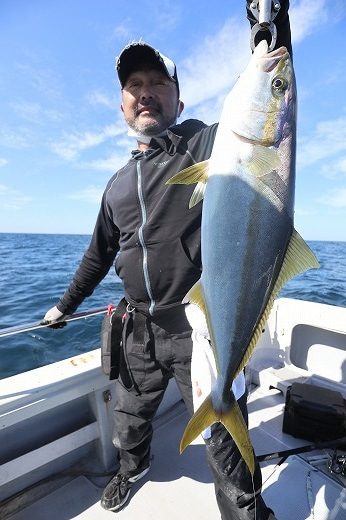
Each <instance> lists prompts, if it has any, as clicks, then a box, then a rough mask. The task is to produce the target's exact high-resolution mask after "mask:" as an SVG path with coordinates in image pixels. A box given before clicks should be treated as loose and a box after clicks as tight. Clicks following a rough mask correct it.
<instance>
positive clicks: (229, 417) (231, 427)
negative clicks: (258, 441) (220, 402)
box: [180, 395, 255, 476]
mask: <svg viewBox="0 0 346 520" xmlns="http://www.w3.org/2000/svg"><path fill="white" fill-rule="evenodd" d="M215 422H221V423H222V424H223V425H224V426H225V428H226V429H227V430H228V432H229V433H230V434H231V436H232V437H233V440H234V442H235V443H236V445H237V448H238V450H239V451H240V454H241V456H242V457H243V459H244V461H245V463H246V465H247V466H248V468H249V471H250V473H251V475H252V476H253V474H254V472H255V459H254V453H253V448H252V444H251V440H250V436H249V431H248V429H247V426H246V423H245V420H244V417H243V414H242V413H241V411H240V408H239V405H238V403H237V401H236V400H235V399H234V400H233V401H232V403H231V406H230V407H229V408H228V410H227V411H226V412H224V413H223V412H222V413H220V412H216V410H215V409H214V408H213V403H212V399H211V395H209V396H208V397H207V398H206V399H205V401H204V402H203V403H202V405H201V406H200V407H199V408H198V410H197V411H196V412H195V413H194V415H193V416H192V417H191V419H190V421H189V423H188V425H187V427H186V429H185V431H184V434H183V436H182V439H181V442H180V453H182V452H183V451H184V450H185V448H187V446H188V445H189V444H191V442H192V441H193V440H194V439H196V437H197V436H198V435H199V434H201V433H202V432H203V431H204V430H205V429H206V428H208V426H211V425H212V424H214V423H215Z"/></svg>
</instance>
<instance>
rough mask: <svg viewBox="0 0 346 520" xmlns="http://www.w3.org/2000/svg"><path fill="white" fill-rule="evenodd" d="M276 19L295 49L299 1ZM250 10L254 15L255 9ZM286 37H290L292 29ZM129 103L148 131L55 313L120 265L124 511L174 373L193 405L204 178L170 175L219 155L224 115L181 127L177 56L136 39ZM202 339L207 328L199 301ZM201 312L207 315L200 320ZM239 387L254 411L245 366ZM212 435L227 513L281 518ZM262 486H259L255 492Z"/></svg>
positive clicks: (128, 68)
mask: <svg viewBox="0 0 346 520" xmlns="http://www.w3.org/2000/svg"><path fill="white" fill-rule="evenodd" d="M282 4H284V5H282V7H281V10H280V13H279V15H278V17H277V21H276V23H277V27H278V44H279V45H281V44H285V45H286V46H287V47H288V49H289V50H291V47H290V31H289V21H288V14H287V13H288V1H287V2H286V3H284V2H282ZM248 17H249V19H251V23H252V24H253V19H252V15H251V13H250V11H249V9H248ZM283 34H284V35H285V36H284V37H283V36H282V35H283ZM117 72H118V76H119V81H120V84H121V88H122V104H121V110H122V112H123V114H124V118H125V120H126V122H127V124H128V126H129V135H131V136H133V137H134V138H135V139H136V141H137V149H136V150H135V151H134V152H132V157H131V159H130V160H129V162H128V163H127V164H126V165H125V166H124V167H123V168H121V169H120V170H119V171H118V172H117V173H116V174H115V175H114V176H113V177H112V178H111V179H110V181H109V183H108V185H107V187H106V190H105V192H104V195H103V199H102V203H101V208H100V212H99V215H98V219H97V222H96V226H95V230H94V233H93V236H92V239H91V243H90V245H89V248H88V250H87V251H86V253H85V255H84V257H83V259H82V261H81V264H80V266H79V268H78V269H77V271H76V273H75V275H74V278H73V280H72V282H71V285H70V286H69V288H68V289H67V291H66V292H65V294H64V295H63V297H62V298H61V299H60V301H59V303H58V304H57V306H56V307H53V308H52V309H50V310H49V311H48V312H47V313H46V315H45V317H44V320H45V322H52V321H55V320H63V318H64V317H65V316H67V315H69V314H72V313H73V312H74V311H75V310H76V309H77V307H78V306H79V305H80V303H81V302H82V301H83V300H84V298H85V297H87V296H90V295H91V294H92V292H93V290H94V289H95V287H96V286H97V285H98V284H99V282H100V281H101V280H102V279H103V278H104V277H105V275H106V274H107V273H108V271H109V269H110V267H111V266H112V264H113V262H114V260H115V258H116V256H117V258H116V262H115V269H116V272H117V274H118V275H119V277H120V278H121V280H122V282H123V286H124V293H125V298H126V301H127V302H128V305H127V312H126V318H125V322H124V326H123V331H122V338H123V352H122V357H121V359H122V361H121V362H120V364H119V371H120V373H119V377H118V379H117V381H116V383H115V384H116V397H117V403H116V406H115V427H114V436H113V442H114V444H115V446H116V447H117V448H118V453H119V469H118V471H117V473H116V475H115V476H114V477H113V478H112V479H111V481H110V482H109V483H108V485H107V487H106V488H105V490H104V492H103V495H102V499H101V505H102V507H103V508H105V509H107V510H111V511H119V510H120V509H121V508H122V507H123V506H124V505H125V503H126V502H127V500H128V498H129V494H130V489H131V486H132V484H133V483H134V482H136V481H137V480H139V479H140V478H142V477H143V476H144V475H145V474H146V473H147V472H148V471H149V469H150V444H151V439H152V434H153V431H152V419H153V418H154V416H155V413H156V411H157V408H158V406H159V404H160V402H161V400H162V398H163V395H164V392H165V389H166V388H167V385H168V381H169V379H170V378H172V377H174V378H175V380H176V382H177V384H178V387H179V389H180V391H181V394H182V396H183V399H184V401H185V403H186V406H187V408H188V410H189V412H190V413H191V414H192V413H193V398H192V388H191V372H190V368H191V356H192V339H191V333H192V329H191V325H190V323H189V321H188V319H187V317H186V314H185V308H184V307H185V306H184V305H182V304H181V301H182V299H183V297H184V296H185V294H186V293H187V291H188V290H189V289H190V287H192V285H193V284H194V283H195V282H196V281H197V280H198V279H199V277H200V274H201V257H200V224H201V206H202V205H201V204H198V205H197V206H195V207H194V208H192V209H190V210H189V209H188V203H189V200H190V197H191V194H192V191H193V189H194V186H173V185H166V181H167V180H168V179H170V178H171V177H172V176H173V175H174V174H175V173H177V172H178V171H180V170H182V169H184V168H186V167H188V166H191V165H192V164H194V163H197V162H200V161H203V160H205V159H208V158H209V156H210V154H211V150H212V146H213V142H214V138H215V133H216V129H217V125H216V124H214V125H211V126H207V125H205V124H204V123H202V122H201V121H197V120H187V121H184V122H183V123H182V124H180V125H177V124H176V121H177V118H178V117H179V116H180V114H181V113H182V110H183V108H184V105H183V103H182V101H181V100H180V98H179V83H178V76H177V70H176V66H175V64H174V63H173V61H171V60H170V59H169V58H167V57H165V56H164V55H163V54H161V53H159V52H158V51H157V50H155V49H154V48H153V47H151V46H150V45H147V44H144V43H143V42H133V43H132V44H130V45H128V46H127V47H125V49H124V50H123V51H122V52H121V54H120V56H119V57H118V59H117ZM188 314H189V319H190V321H191V322H192V324H193V326H194V338H195V339H196V338H197V341H198V337H200V338H203V337H205V336H206V335H207V332H206V331H203V324H202V325H201V327H200V329H201V330H198V328H199V323H198V319H197V320H196V318H194V316H193V312H192V313H191V312H190V310H189V309H188ZM195 322H196V325H195ZM233 390H234V392H235V395H236V397H237V399H238V402H239V405H240V407H241V410H242V412H243V414H244V416H245V418H246V417H247V411H246V392H245V384H244V378H243V375H240V376H238V378H237V379H236V381H235V382H234V384H233ZM210 433H211V437H210V438H209V439H206V441H205V442H206V450H207V459H208V463H209V465H210V467H211V470H212V473H213V476H214V483H215V493H216V498H217V502H218V506H219V509H220V513H221V517H222V519H223V520H228V519H256V520H262V519H269V518H272V519H274V516H273V513H272V511H271V510H269V509H268V508H267V507H266V505H265V504H264V501H263V499H262V497H261V496H260V489H261V474H260V469H259V466H258V464H257V465H256V470H255V475H254V482H253V481H252V479H251V476H250V473H249V471H248V469H247V467H246V465H245V463H244V461H243V459H242V458H241V457H240V454H239V451H238V449H237V448H236V446H235V444H234V442H233V439H232V438H231V436H230V435H229V433H228V432H227V431H226V430H225V428H224V427H223V426H222V425H221V424H214V425H213V426H212V427H211V432H210ZM254 491H255V494H254Z"/></svg>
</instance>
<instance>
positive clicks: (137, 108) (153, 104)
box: [134, 99, 161, 116]
mask: <svg viewBox="0 0 346 520" xmlns="http://www.w3.org/2000/svg"><path fill="white" fill-rule="evenodd" d="M145 107H153V108H155V109H156V110H158V111H159V112H160V111H161V105H160V104H159V103H158V102H157V101H154V100H153V99H145V100H143V101H141V102H140V103H138V104H137V105H136V106H135V108H134V113H135V116H138V114H140V112H141V110H143V108H145Z"/></svg>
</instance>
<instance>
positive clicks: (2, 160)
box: [0, 157, 8, 168]
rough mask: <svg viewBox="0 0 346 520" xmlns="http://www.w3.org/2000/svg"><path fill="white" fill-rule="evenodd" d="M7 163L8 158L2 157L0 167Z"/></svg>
mask: <svg viewBox="0 0 346 520" xmlns="http://www.w3.org/2000/svg"><path fill="white" fill-rule="evenodd" d="M7 163H8V160H7V159H4V158H3V157H0V168H2V167H3V166H6V164H7Z"/></svg>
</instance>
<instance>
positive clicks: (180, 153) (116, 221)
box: [58, 119, 217, 316]
mask: <svg viewBox="0 0 346 520" xmlns="http://www.w3.org/2000/svg"><path fill="white" fill-rule="evenodd" d="M216 129H217V125H216V124H215V125H212V126H207V125H205V124H204V123H202V122H201V121H197V120H193V119H191V120H187V121H185V122H184V123H182V124H181V125H177V126H175V127H173V128H171V129H170V130H168V135H167V137H163V138H153V139H152V140H151V142H150V148H149V149H148V150H147V151H145V152H139V151H137V152H133V154H132V158H131V159H130V160H129V162H128V163H127V164H126V165H125V166H124V167H123V168H121V169H120V170H119V171H118V172H117V173H116V174H115V175H113V177H112V178H111V179H110V181H109V182H108V185H107V187H106V189H105V192H104V194H103V199H102V203H101V208H100V212H99V215H98V218H97V222H96V226H95V230H94V233H93V236H92V239H91V242H90V245H89V248H88V249H87V251H86V253H85V255H84V256H83V258H82V261H81V263H80V266H79V268H78V269H77V271H76V273H75V276H74V278H73V281H72V283H71V285H70V286H69V288H68V289H67V291H66V292H65V294H64V296H63V297H62V298H61V300H60V302H59V304H58V308H59V310H60V311H62V312H64V313H67V314H71V313H72V312H74V311H75V310H76V308H77V307H78V305H80V303H81V302H82V301H83V300H84V298H85V297H87V296H90V295H91V294H92V292H93V290H94V289H95V287H96V286H97V285H98V284H99V283H100V281H101V280H102V279H103V278H104V277H105V276H106V274H107V273H108V271H109V269H110V267H111V266H112V264H113V262H114V260H115V258H116V262H115V269H116V272H117V274H118V276H119V277H120V278H121V280H122V282H123V286H124V291H125V298H126V299H127V301H128V302H129V303H131V304H132V305H133V306H134V307H136V308H137V309H138V310H140V311H142V312H144V313H145V314H147V315H152V316H153V315H155V314H157V313H158V312H160V311H162V310H165V309H169V308H171V307H174V306H177V305H180V304H181V301H182V299H183V297H184V296H185V294H186V293H187V291H188V290H189V289H190V288H191V287H192V285H193V284H194V283H195V282H196V281H197V280H198V279H199V277H200V275H201V249H200V224H201V211H202V203H199V204H197V205H196V206H195V207H194V208H192V209H189V201H190V197H191V195H192V192H193V190H194V188H195V185H188V186H186V185H167V184H166V181H167V180H168V179H170V178H171V177H172V176H173V175H175V174H176V173H178V172H179V171H181V170H183V169H184V168H187V167H188V166H191V165H192V164H195V163H197V162H200V161H203V160H205V159H208V158H209V157H210V154H211V151H212V146H213V142H214V138H215V133H216Z"/></svg>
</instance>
